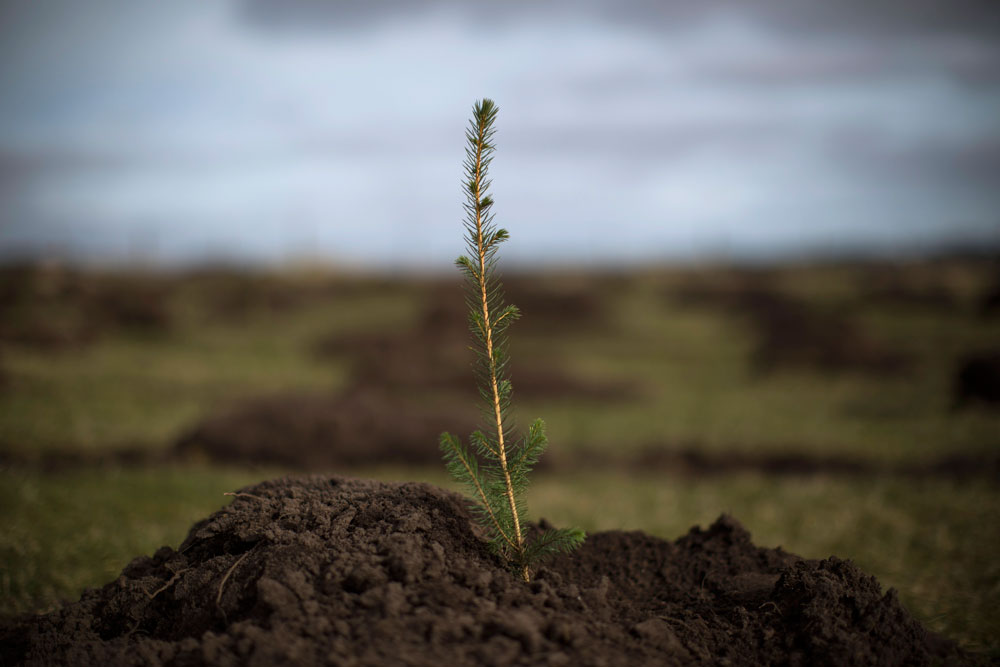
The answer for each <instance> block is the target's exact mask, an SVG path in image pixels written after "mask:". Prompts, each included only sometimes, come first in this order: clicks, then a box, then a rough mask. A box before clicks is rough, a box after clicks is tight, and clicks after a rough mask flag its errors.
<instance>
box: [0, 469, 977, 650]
mask: <svg viewBox="0 0 1000 667" xmlns="http://www.w3.org/2000/svg"><path fill="white" fill-rule="evenodd" d="M546 525H547V524H546V523H545V522H544V521H543V522H541V525H540V527H545V526H546ZM537 528H538V527H534V528H533V529H537ZM476 530H477V529H476V528H475V524H474V522H472V521H471V519H470V515H469V512H468V509H467V504H466V501H465V500H464V499H463V498H462V497H461V496H459V495H457V494H454V493H451V492H448V491H445V490H443V489H439V488H436V487H433V486H431V485H428V484H417V483H383V482H376V481H369V480H358V479H350V478H344V477H322V476H310V477H294V478H284V479H278V480H273V481H268V482H263V483H261V484H258V485H255V486H251V487H248V488H245V489H243V490H241V491H240V492H238V493H237V494H236V497H235V499H234V500H233V502H232V504H231V505H229V506H228V507H225V508H223V509H221V510H219V511H218V512H215V513H214V514H212V515H211V516H209V517H208V518H206V519H204V520H202V521H200V522H198V523H197V524H195V525H194V526H193V528H192V529H191V532H190V533H189V535H188V537H187V539H185V540H184V542H183V543H182V544H181V545H180V547H179V548H178V549H177V550H174V549H172V548H170V547H163V548H161V549H160V550H159V551H157V552H156V554H154V555H153V556H151V557H149V556H143V557H140V558H137V559H135V560H133V561H132V562H131V563H130V564H129V565H128V566H127V567H126V568H125V569H124V571H123V572H122V574H121V576H120V577H119V578H118V579H116V580H115V581H113V582H111V583H109V584H107V585H106V586H104V587H103V588H100V589H93V590H88V591H86V592H85V593H84V594H83V596H82V598H81V600H80V601H79V602H76V603H73V604H68V605H66V606H64V607H63V608H61V609H59V610H58V611H55V612H53V613H50V614H47V615H44V616H26V617H21V618H18V619H15V620H14V621H10V622H7V623H6V624H4V625H3V626H0V640H2V641H0V647H2V648H0V664H3V665H53V664H79V665H83V664H88V665H104V666H108V667H114V666H117V665H156V666H159V665H277V664H295V665H386V664H407V665H435V666H440V665H595V666H596V665H612V664H614V665H626V664H627V665H653V664H655V665H675V664H678V665H686V664H714V665H723V664H729V665H756V664H788V665H848V664H849V665H875V664H879V665H884V664H906V665H929V664H975V663H976V660H977V658H976V656H972V655H969V654H966V653H964V652H962V651H961V650H960V649H959V648H958V647H957V645H956V644H954V643H953V642H951V641H948V640H946V639H943V638H941V637H939V636H937V635H934V634H932V633H931V632H929V631H927V630H926V629H925V628H923V627H922V626H921V625H920V624H919V623H918V622H917V621H915V620H914V619H913V618H912V617H911V616H910V615H909V614H908V613H907V612H906V611H905V610H904V609H903V607H902V606H901V605H900V603H899V601H898V600H897V598H896V594H895V593H894V592H893V591H891V590H890V591H889V592H888V593H883V591H882V590H881V588H880V586H879V584H878V582H877V581H876V580H875V579H874V578H873V577H871V576H868V575H866V574H864V573H863V572H861V571H860V570H859V569H858V568H857V567H855V566H854V565H853V564H851V563H850V562H849V561H845V560H841V559H838V558H829V559H826V560H821V561H819V560H805V559H802V558H800V557H798V556H795V555H793V554H789V553H787V552H784V551H782V550H781V549H764V548H760V547H757V546H755V545H754V544H753V543H752V541H751V539H750V535H749V533H748V532H747V531H746V530H745V529H744V528H743V527H742V526H740V524H739V523H738V522H737V521H736V520H735V519H732V518H730V517H727V516H723V517H721V518H720V519H719V520H717V521H716V522H715V523H714V524H713V525H712V526H711V527H710V528H708V529H707V530H703V529H701V528H693V529H692V530H691V531H690V532H689V533H688V534H687V535H685V536H684V537H682V538H680V539H678V540H676V541H675V542H672V543H671V542H667V541H664V540H661V539H658V538H655V537H652V536H650V535H647V534H645V533H641V532H619V531H611V532H602V533H597V534H594V535H591V536H590V537H589V539H588V540H587V542H586V544H585V545H584V546H583V548H582V549H581V550H580V551H578V552H576V553H575V554H573V555H570V556H565V557H561V558H560V559H558V560H555V561H553V562H551V563H550V564H548V565H546V566H543V567H542V568H541V569H540V570H539V571H538V573H537V575H536V577H535V579H534V580H533V581H532V582H531V583H525V582H524V581H522V580H521V579H520V578H519V577H518V576H516V575H514V574H512V573H510V572H508V571H507V570H506V569H504V567H503V566H502V564H501V563H500V562H499V561H498V559H497V558H496V557H495V556H494V555H492V554H491V553H490V551H489V550H488V549H487V547H486V543H485V542H484V540H483V539H482V538H481V536H480V535H478V534H477V532H476Z"/></svg>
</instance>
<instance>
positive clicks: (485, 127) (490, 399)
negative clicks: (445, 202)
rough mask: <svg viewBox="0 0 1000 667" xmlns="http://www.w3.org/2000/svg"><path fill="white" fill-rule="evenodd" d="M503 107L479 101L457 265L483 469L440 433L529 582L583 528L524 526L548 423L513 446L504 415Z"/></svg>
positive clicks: (451, 466)
mask: <svg viewBox="0 0 1000 667" xmlns="http://www.w3.org/2000/svg"><path fill="white" fill-rule="evenodd" d="M497 111H498V109H497V106H496V104H494V102H493V101H492V100H489V99H483V100H482V101H480V102H477V103H476V104H475V105H474V106H473V116H472V120H471V121H470V123H469V128H468V129H467V130H466V135H465V136H466V142H467V145H466V151H465V162H464V166H465V170H466V178H465V181H464V189H465V193H466V203H465V211H466V222H465V230H466V243H467V246H468V250H469V256H471V257H473V258H474V259H470V258H469V256H465V255H463V256H461V257H459V258H458V259H457V260H456V262H455V263H456V264H457V265H458V267H459V268H460V269H461V270H462V272H463V273H464V274H465V276H466V279H467V286H468V295H469V297H468V304H469V309H470V312H469V323H470V329H471V330H472V334H473V336H474V338H475V339H476V341H477V342H478V343H479V346H478V347H477V348H475V349H476V352H477V353H478V364H477V371H478V372H477V375H478V377H479V380H480V385H481V388H480V394H481V395H482V397H483V399H484V400H485V401H486V402H487V408H486V410H485V411H484V416H485V415H486V414H488V415H489V419H488V421H489V422H490V427H489V428H488V429H487V430H488V431H491V432H493V433H495V435H492V436H486V435H484V434H483V433H482V432H481V431H476V432H474V433H473V434H472V436H471V437H470V440H471V442H472V443H473V445H474V447H475V449H476V451H477V452H478V455H479V456H481V457H483V458H484V459H485V460H486V464H485V465H484V466H483V467H482V468H480V464H479V458H478V456H476V455H475V454H474V453H472V452H470V451H469V450H468V449H467V448H466V447H465V446H464V445H463V444H462V442H461V441H460V440H459V439H458V438H456V437H455V436H453V435H451V434H450V433H442V434H441V439H440V445H441V450H442V452H443V453H444V458H445V461H446V463H447V466H448V470H449V471H450V472H451V474H452V475H453V476H454V477H455V478H456V479H458V480H459V481H461V482H463V483H464V484H465V485H466V486H467V487H468V488H469V490H470V491H471V492H472V494H473V496H474V498H475V509H476V515H477V518H478V519H479V520H480V523H481V524H482V525H483V527H484V528H485V529H486V531H487V533H488V534H489V536H490V544H491V546H492V547H493V548H494V550H495V551H496V552H497V553H499V554H500V555H501V556H502V557H503V558H504V559H505V560H506V561H507V563H508V564H509V565H510V566H511V567H512V569H514V570H515V571H517V572H518V573H519V574H520V575H521V577H522V578H523V579H524V580H525V581H530V579H531V567H532V565H533V564H534V563H536V562H537V561H539V560H540V559H542V558H544V557H545V556H547V555H551V554H555V553H559V552H569V551H572V550H573V549H575V548H576V547H578V546H579V545H580V544H581V543H582V542H583V539H584V533H583V531H581V530H576V529H573V530H549V531H546V532H544V533H542V534H541V535H538V536H537V537H535V538H534V539H532V540H530V541H529V540H526V539H525V535H524V533H523V531H522V519H521V517H522V515H523V514H524V500H523V495H524V490H525V488H526V486H527V475H528V473H529V472H530V471H531V468H532V467H533V466H534V464H535V463H537V461H538V458H539V456H541V453H542V451H544V449H545V446H546V443H547V441H546V438H545V430H544V428H545V427H544V424H543V423H542V421H541V420H536V421H535V422H534V423H533V424H532V425H531V427H530V428H529V429H528V434H527V435H526V436H525V437H524V438H523V439H521V440H520V442H518V443H517V444H516V445H515V446H514V447H511V444H510V443H511V439H510V437H509V435H510V431H511V427H510V422H509V420H508V419H507V416H506V414H507V411H508V409H509V405H510V397H511V391H512V390H511V383H510V380H509V379H508V378H507V377H506V366H507V356H506V337H505V332H506V330H507V328H508V327H509V326H510V324H511V323H512V322H513V321H514V320H516V319H517V318H518V317H519V316H520V312H519V311H518V310H517V308H516V307H514V306H512V305H504V303H503V294H502V291H501V288H500V283H499V280H497V278H496V275H495V268H496V251H497V247H498V246H499V245H500V244H501V243H502V242H504V241H506V240H507V238H508V234H507V230H505V229H498V228H497V227H496V226H495V225H494V224H493V213H492V207H493V199H492V197H490V196H489V195H488V194H487V191H488V189H489V186H490V181H489V179H488V178H487V171H488V168H489V164H490V162H491V161H492V159H493V151H494V145H493V135H494V132H495V130H494V127H493V126H494V123H495V121H496V116H497ZM508 454H510V455H511V456H508Z"/></svg>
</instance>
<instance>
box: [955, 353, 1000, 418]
mask: <svg viewBox="0 0 1000 667" xmlns="http://www.w3.org/2000/svg"><path fill="white" fill-rule="evenodd" d="M953 404H954V406H955V407H956V408H961V407H968V406H971V405H976V404H978V405H986V406H991V407H993V408H994V409H996V408H1000V350H989V351H987V352H978V353H975V354H970V355H968V356H966V357H964V358H963V359H960V360H959V361H958V364H957V368H956V369H955V381H954V389H953Z"/></svg>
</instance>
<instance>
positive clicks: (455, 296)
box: [312, 279, 641, 401]
mask: <svg viewBox="0 0 1000 667" xmlns="http://www.w3.org/2000/svg"><path fill="white" fill-rule="evenodd" d="M522 280H523V279H522ZM531 294H534V296H530V297H529V295H531ZM508 298H509V299H510V301H511V302H512V303H517V304H518V305H520V301H514V300H513V297H510V295H509V294H508ZM518 299H522V300H527V301H528V302H529V304H533V305H535V306H538V307H539V309H538V311H536V312H534V313H533V314H532V316H531V317H527V316H525V318H524V319H522V320H520V321H518V322H517V323H516V324H515V325H514V326H515V327H517V333H518V334H519V335H520V334H521V333H524V331H523V329H522V327H523V325H525V324H526V323H527V322H529V321H531V320H538V321H539V323H536V325H535V327H536V330H535V332H534V334H530V333H529V335H554V329H555V328H557V327H571V326H573V323H574V322H576V323H578V324H579V323H580V322H582V321H587V322H589V323H590V324H593V323H594V322H595V321H597V320H596V319H595V318H596V315H595V313H596V312H597V310H599V309H598V308H597V307H596V306H594V305H593V303H596V297H593V298H591V297H589V296H588V298H586V299H584V298H583V296H582V295H581V294H577V293H574V292H570V293H563V292H560V291H544V290H543V291H540V292H538V293H534V292H531V291H530V290H525V292H524V294H520V295H518ZM584 302H586V303H587V304H591V306H587V305H584ZM592 302H593V303H592ZM542 306H545V308H542ZM522 312H523V311H522ZM470 343H471V340H470V334H469V322H468V314H467V311H466V308H465V302H464V298H463V296H462V290H461V286H460V285H458V284H451V283H441V284H438V285H436V286H434V287H433V288H432V289H431V290H430V296H429V298H428V302H427V304H426V306H425V308H424V310H423V311H422V312H421V313H420V315H419V316H418V318H417V322H416V324H415V325H414V326H413V327H411V328H409V329H405V330H396V331H390V332H388V333H375V332H371V333H368V332H365V333H346V334H341V333H337V334H333V335H329V336H325V337H322V338H320V339H319V340H317V341H315V342H314V344H313V346H312V351H313V354H315V355H316V356H318V357H319V358H330V357H342V358H347V359H349V360H350V361H351V362H352V363H353V369H352V374H351V381H352V383H353V386H355V387H380V388H389V389H390V390H392V391H420V392H427V391H449V392H455V393H456V394H457V395H458V396H467V395H468V393H469V391H470V389H472V388H473V387H475V377H474V374H473V368H472V366H473V363H474V361H475V355H474V353H473V352H472V351H471V350H470V349H469V346H470ZM513 356H514V360H513V361H512V362H511V364H512V366H511V372H510V375H511V379H512V381H513V384H514V391H515V393H516V395H517V396H523V397H527V398H560V399H562V398H565V399H593V400H604V401H614V400H631V399H634V398H636V397H637V396H639V395H640V394H641V388H640V387H639V386H638V384H637V383H635V382H633V381H626V380H596V379H591V378H583V377H579V376H577V375H576V374H574V373H571V372H569V371H566V370H564V369H562V368H560V367H559V366H558V365H557V364H556V363H555V362H553V361H552V360H551V359H549V360H544V361H537V360H524V359H522V358H521V355H513Z"/></svg>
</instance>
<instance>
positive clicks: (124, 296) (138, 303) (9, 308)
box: [0, 265, 173, 350]
mask: <svg viewBox="0 0 1000 667" xmlns="http://www.w3.org/2000/svg"><path fill="white" fill-rule="evenodd" d="M170 290H171V285H170V281H169V280H168V279H166V278H164V277H160V276H154V275H149V274H143V273H139V272H132V273H129V274H115V273H101V274H98V273H92V272H83V271H78V270H75V269H71V268H67V267H62V266H59V265H51V266H50V265H39V266H33V265H32V266H9V267H3V268H0V342H8V343H15V344H18V345H26V346H31V347H36V348H42V349H48V350H58V349H71V348H79V347H83V346H86V345H88V344H90V343H93V342H95V341H97V340H98V339H100V338H101V337H103V336H105V335H107V334H110V333H114V334H120V333H124V334H140V335H150V334H161V333H165V332H168V331H170V330H171V329H172V327H173V316H172V313H171V312H170V309H169V303H168V297H169V294H170Z"/></svg>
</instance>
